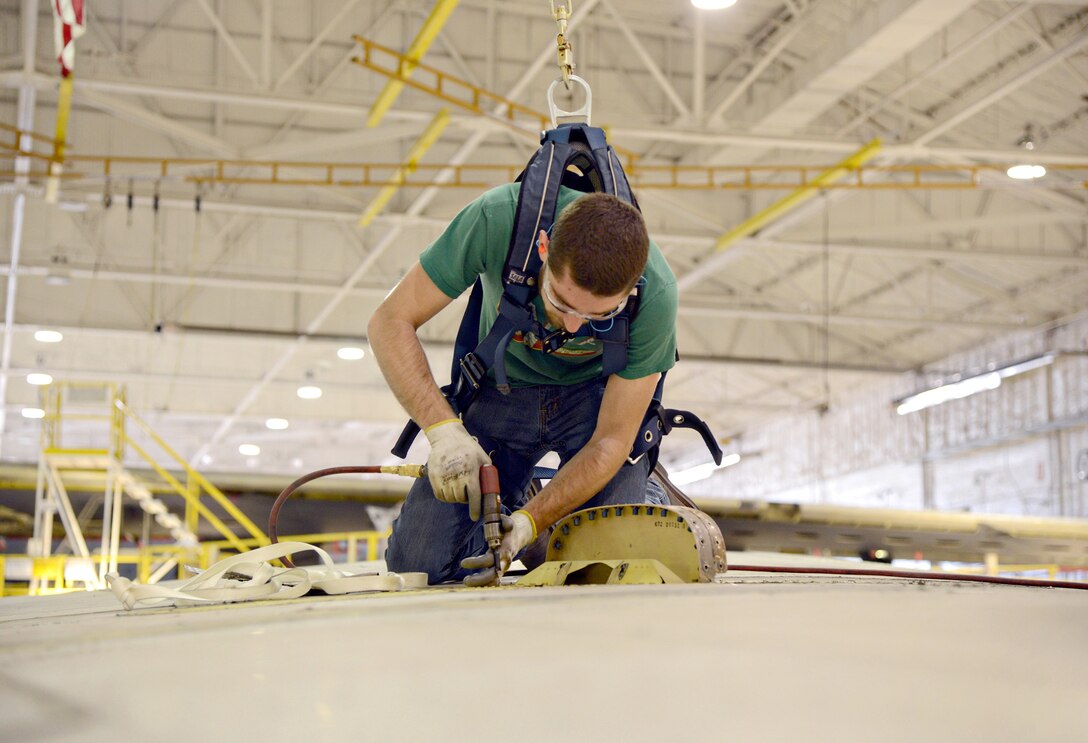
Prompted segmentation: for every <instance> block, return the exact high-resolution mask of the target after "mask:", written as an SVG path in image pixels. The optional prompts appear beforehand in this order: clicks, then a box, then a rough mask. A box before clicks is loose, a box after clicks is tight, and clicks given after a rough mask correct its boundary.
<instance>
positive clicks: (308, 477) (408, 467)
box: [268, 464, 1088, 591]
mask: <svg viewBox="0 0 1088 743" xmlns="http://www.w3.org/2000/svg"><path fill="white" fill-rule="evenodd" d="M348 474H386V475H402V476H404V477H415V478H420V477H426V476H427V467H426V465H422V464H402V465H392V466H379V465H354V466H346V467H328V468H326V469H323V470H314V471H313V472H310V473H308V474H305V475H303V476H302V477H300V478H298V479H297V480H295V481H294V482H293V483H291V484H290V485H288V486H287V487H286V488H284V489H283V492H282V493H280V494H279V495H278V496H277V497H276V502H275V503H273V504H272V511H271V512H270V513H269V514H268V537H269V539H271V540H272V544H276V542H277V541H279V540H278V532H277V522H278V521H279V516H280V509H281V508H283V504H284V503H285V502H286V501H287V499H288V498H290V497H291V495H292V494H293V493H294V492H295V491H296V490H298V489H299V488H300V487H302V486H303V485H305V484H306V483H308V482H311V481H313V480H317V479H319V478H322V477H328V476H329V475H348ZM659 474H663V473H659ZM662 479H663V480H664V482H665V484H666V486H671V485H672V483H671V482H669V481H668V477H667V475H666V476H665V477H663V478H662ZM671 489H673V490H675V486H673V487H672V488H671ZM280 560H282V561H283V562H284V563H286V564H287V565H288V566H289V567H294V564H293V563H292V562H291V560H290V558H288V557H281V558H280ZM729 570H734V571H746V572H758V573H792V574H798V575H805V574H808V575H838V576H859V577H872V576H879V577H884V578H912V579H915V580H929V581H931V580H946V581H966V582H970V583H996V584H999V585H1006V586H1028V587H1031V588H1072V589H1075V590H1080V591H1084V590H1088V583H1078V582H1075V581H1063V580H1034V579H1031V578H1002V577H1000V576H993V575H964V574H959V573H933V572H926V571H922V570H864V569H856V568H816V567H810V568H805V567H785V566H778V565H732V566H730V567H729Z"/></svg>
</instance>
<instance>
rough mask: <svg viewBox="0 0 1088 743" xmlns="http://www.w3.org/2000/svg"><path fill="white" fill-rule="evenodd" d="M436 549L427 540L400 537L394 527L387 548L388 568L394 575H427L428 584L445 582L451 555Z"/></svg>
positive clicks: (386, 560)
mask: <svg viewBox="0 0 1088 743" xmlns="http://www.w3.org/2000/svg"><path fill="white" fill-rule="evenodd" d="M436 547H438V545H435V544H433V543H428V541H427V540H425V539H419V538H415V539H413V538H411V536H399V537H398V535H397V531H396V527H395V525H394V529H393V533H392V534H391V535H390V536H389V542H388V544H387V545H386V548H385V565H386V568H388V570H389V571H390V572H392V573H426V574H427V582H428V583H432V584H434V583H439V582H441V581H442V580H445V576H444V575H443V573H444V572H446V570H447V566H448V564H449V555H446V554H440V553H442V550H441V549H436Z"/></svg>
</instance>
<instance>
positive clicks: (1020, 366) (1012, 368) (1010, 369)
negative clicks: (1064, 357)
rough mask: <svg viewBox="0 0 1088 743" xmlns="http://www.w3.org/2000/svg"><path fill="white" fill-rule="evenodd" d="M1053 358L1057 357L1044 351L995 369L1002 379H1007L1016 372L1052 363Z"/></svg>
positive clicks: (1019, 372) (1020, 372) (1039, 367)
mask: <svg viewBox="0 0 1088 743" xmlns="http://www.w3.org/2000/svg"><path fill="white" fill-rule="evenodd" d="M1055 358H1057V357H1056V356H1055V355H1054V354H1052V353H1044V354H1043V355H1042V356H1036V357H1035V358H1031V359H1025V360H1023V361H1016V362H1013V363H1011V364H1009V365H1008V366H1003V367H1001V368H1000V369H998V370H997V373H998V375H1000V377H1001V378H1002V379H1008V378H1009V377H1015V376H1016V375H1017V374H1023V373H1024V372H1029V371H1034V370H1035V369H1041V368H1043V367H1044V366H1049V365H1050V364H1053V363H1054V359H1055Z"/></svg>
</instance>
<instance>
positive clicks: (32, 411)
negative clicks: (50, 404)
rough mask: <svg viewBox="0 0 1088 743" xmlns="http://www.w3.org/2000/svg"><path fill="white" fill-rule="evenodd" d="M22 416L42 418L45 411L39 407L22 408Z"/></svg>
mask: <svg viewBox="0 0 1088 743" xmlns="http://www.w3.org/2000/svg"><path fill="white" fill-rule="evenodd" d="M23 417H24V418H44V417H45V411H44V410H42V409H41V408H23Z"/></svg>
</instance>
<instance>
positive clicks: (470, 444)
mask: <svg viewBox="0 0 1088 743" xmlns="http://www.w3.org/2000/svg"><path fill="white" fill-rule="evenodd" d="M424 433H425V434H426V435H427V440H428V441H430V442H431V455H430V456H429V457H427V477H428V479H429V480H430V481H431V489H432V490H434V497H435V498H438V500H440V501H444V502H446V503H466V502H467V503H468V514H469V516H470V517H471V518H472V520H473V521H479V520H480V467H482V466H483V465H485V464H491V459H490V457H488V456H487V454H486V453H485V452H484V450H483V449H481V448H480V445H479V443H477V441H476V439H474V438H472V436H470V435H469V433H468V431H467V430H465V426H464V424H463V423H461V421H460V420H458V419H457V418H450V419H449V420H444V421H442V422H441V423H435V424H434V425H433V426H430V427H428V428H427V430H426V431H424Z"/></svg>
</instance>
